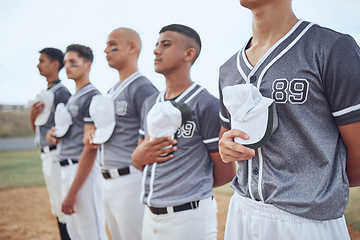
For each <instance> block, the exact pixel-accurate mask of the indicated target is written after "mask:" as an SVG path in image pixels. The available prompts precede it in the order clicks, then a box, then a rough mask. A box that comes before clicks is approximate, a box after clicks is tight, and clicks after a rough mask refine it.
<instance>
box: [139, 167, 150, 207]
mask: <svg viewBox="0 0 360 240" xmlns="http://www.w3.org/2000/svg"><path fill="white" fill-rule="evenodd" d="M148 168H149V165H145V167H144V169H143V172H142V178H141V194H140V196H139V197H140V202H143V196H144V194H145V180H146V175H147V171H148Z"/></svg>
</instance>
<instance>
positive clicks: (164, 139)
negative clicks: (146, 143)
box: [150, 136, 171, 146]
mask: <svg viewBox="0 0 360 240" xmlns="http://www.w3.org/2000/svg"><path fill="white" fill-rule="evenodd" d="M169 141H171V137H169V136H168V137H160V138H155V139H153V140H151V141H150V143H151V145H153V146H156V145H159V144H161V143H163V142H169ZM169 145H171V144H169Z"/></svg>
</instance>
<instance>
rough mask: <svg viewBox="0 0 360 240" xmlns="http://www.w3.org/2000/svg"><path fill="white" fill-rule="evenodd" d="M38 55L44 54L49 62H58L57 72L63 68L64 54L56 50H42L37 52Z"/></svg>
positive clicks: (49, 48)
mask: <svg viewBox="0 0 360 240" xmlns="http://www.w3.org/2000/svg"><path fill="white" fill-rule="evenodd" d="M39 53H40V54H42V53H43V54H46V55H47V56H48V58H49V59H50V61H58V62H59V71H60V70H61V69H62V68H63V66H64V53H63V52H62V51H61V50H59V49H57V48H51V47H48V48H44V49H43V50H41V51H39Z"/></svg>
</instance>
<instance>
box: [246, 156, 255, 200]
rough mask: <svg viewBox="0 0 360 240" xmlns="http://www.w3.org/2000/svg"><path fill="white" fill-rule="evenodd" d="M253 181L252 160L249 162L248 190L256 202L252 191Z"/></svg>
mask: <svg viewBox="0 0 360 240" xmlns="http://www.w3.org/2000/svg"><path fill="white" fill-rule="evenodd" d="M251 180H252V159H249V160H248V188H249V193H250V197H251V199H253V200H255V198H254V195H253V194H252V191H251Z"/></svg>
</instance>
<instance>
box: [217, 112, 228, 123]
mask: <svg viewBox="0 0 360 240" xmlns="http://www.w3.org/2000/svg"><path fill="white" fill-rule="evenodd" d="M219 116H220V119H221V120H223V121H224V122H227V123H229V122H230V120H229V119H228V118H226V117H224V116H223V115H222V114H221V112H219Z"/></svg>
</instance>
